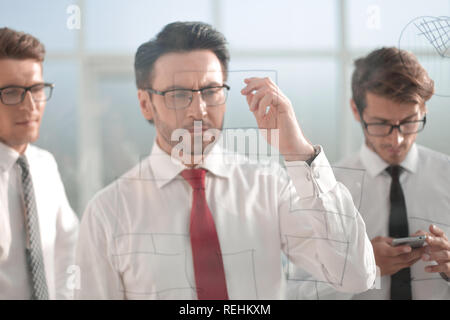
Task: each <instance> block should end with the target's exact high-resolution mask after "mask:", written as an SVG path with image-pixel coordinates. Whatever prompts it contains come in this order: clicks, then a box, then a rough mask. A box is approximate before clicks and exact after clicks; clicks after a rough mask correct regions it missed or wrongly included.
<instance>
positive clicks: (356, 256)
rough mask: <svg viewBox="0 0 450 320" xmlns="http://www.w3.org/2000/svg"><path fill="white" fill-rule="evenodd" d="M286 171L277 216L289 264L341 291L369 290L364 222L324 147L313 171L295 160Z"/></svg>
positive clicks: (371, 277)
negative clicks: (337, 176)
mask: <svg viewBox="0 0 450 320" xmlns="http://www.w3.org/2000/svg"><path fill="white" fill-rule="evenodd" d="M286 168H287V173H288V176H289V178H290V179H289V178H287V182H286V183H285V184H284V187H283V188H281V191H280V192H281V193H280V201H281V203H280V205H279V214H280V235H281V243H282V248H283V251H284V253H285V254H286V255H287V257H288V259H289V261H290V262H292V263H293V264H294V265H295V266H296V267H300V268H303V269H304V270H305V271H307V272H309V273H310V274H312V275H313V276H314V277H315V279H316V280H317V281H319V282H323V283H326V284H328V285H331V286H332V287H333V288H335V289H336V290H338V291H341V292H349V293H359V292H363V291H366V290H368V289H369V288H371V287H372V285H373V284H374V281H375V277H376V264H375V257H374V254H373V249H372V245H371V243H370V240H369V238H368V236H367V234H366V227H365V224H364V221H363V219H362V217H361V216H360V214H359V212H358V210H357V209H356V208H355V206H354V204H353V200H352V197H351V194H350V192H349V191H348V190H347V189H346V188H345V186H344V185H343V184H341V183H339V182H337V181H336V179H335V177H334V174H333V170H332V169H331V166H330V164H329V162H328V160H327V158H326V156H325V154H324V152H323V150H322V148H321V149H320V152H319V154H318V155H317V157H316V158H315V159H314V161H313V162H312V163H311V166H309V165H308V164H307V163H306V162H304V161H292V162H286ZM289 277H290V275H289V274H288V280H289Z"/></svg>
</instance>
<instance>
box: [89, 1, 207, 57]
mask: <svg viewBox="0 0 450 320" xmlns="http://www.w3.org/2000/svg"><path fill="white" fill-rule="evenodd" d="M85 3H86V10H85V11H86V30H87V32H86V41H87V45H86V48H87V50H88V51H94V52H105V53H111V52H116V53H117V52H121V53H122V52H125V53H127V54H128V53H129V54H134V53H135V52H136V49H137V48H138V46H139V45H141V44H142V43H143V42H145V41H148V40H150V39H151V38H153V37H154V36H156V34H157V33H158V32H159V31H161V29H162V28H163V27H164V26H165V25H166V24H168V23H170V22H174V21H191V20H194V21H203V22H207V23H211V22H212V21H211V20H212V19H211V12H212V10H211V3H212V1H208V0H193V1H177V0H166V1H158V0H151V1H148V0H133V1H126V0H96V1H85Z"/></svg>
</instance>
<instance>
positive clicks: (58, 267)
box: [0, 142, 78, 300]
mask: <svg viewBox="0 0 450 320" xmlns="http://www.w3.org/2000/svg"><path fill="white" fill-rule="evenodd" d="M19 156H20V154H19V153H18V152H16V151H15V150H14V149H11V148H10V147H8V146H6V145H5V144H3V143H1V142H0V300H3V299H21V300H22V299H30V298H31V276H30V274H29V271H28V269H27V262H26V255H25V239H26V232H25V230H26V229H25V204H24V201H23V190H22V178H21V169H20V166H19V165H18V164H17V159H18V158H19ZM25 156H26V157H27V159H28V163H29V165H30V174H31V178H32V181H33V188H34V193H35V198H36V206H37V213H38V218H39V231H40V236H41V244H42V253H43V257H44V266H45V276H46V280H47V287H48V293H49V298H50V299H71V298H73V291H72V289H73V286H74V285H75V284H76V283H75V282H73V281H71V279H72V278H73V279H75V277H76V275H74V274H73V272H74V270H75V268H73V265H74V262H75V246H76V242H77V232H78V218H77V216H76V215H75V214H74V212H73V211H72V209H71V207H70V205H69V202H68V201H67V197H66V193H65V191H64V186H63V184H62V181H61V177H60V175H59V172H58V167H57V164H56V162H55V159H54V158H53V156H52V155H51V154H50V153H48V152H47V151H45V150H42V149H40V148H37V147H35V146H32V145H28V146H27V148H26V151H25Z"/></svg>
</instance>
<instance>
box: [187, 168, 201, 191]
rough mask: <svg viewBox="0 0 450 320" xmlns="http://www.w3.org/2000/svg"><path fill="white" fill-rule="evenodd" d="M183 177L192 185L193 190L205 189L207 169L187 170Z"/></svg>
mask: <svg viewBox="0 0 450 320" xmlns="http://www.w3.org/2000/svg"><path fill="white" fill-rule="evenodd" d="M181 176H182V177H183V178H184V179H185V180H186V181H187V182H188V183H189V184H190V185H191V187H192V189H205V176H206V170H205V169H187V170H183V171H182V172H181Z"/></svg>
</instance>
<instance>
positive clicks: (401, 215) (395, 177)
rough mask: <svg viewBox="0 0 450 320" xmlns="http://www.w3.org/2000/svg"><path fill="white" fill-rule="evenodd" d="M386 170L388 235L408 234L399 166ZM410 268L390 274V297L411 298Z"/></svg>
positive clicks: (405, 235) (396, 236)
mask: <svg viewBox="0 0 450 320" xmlns="http://www.w3.org/2000/svg"><path fill="white" fill-rule="evenodd" d="M386 171H387V172H388V173H389V174H390V175H391V177H392V182H391V190H390V194H389V199H390V201H391V211H390V215H389V236H390V237H392V238H402V237H408V236H409V230H408V217H407V214H406V203H405V196H404V194H403V189H402V186H401V185H400V174H401V171H402V168H401V167H400V166H390V167H388V168H387V169H386ZM411 298H412V295H411V269H410V268H404V269H402V270H400V271H399V272H397V273H395V274H393V275H391V299H392V300H411Z"/></svg>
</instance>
